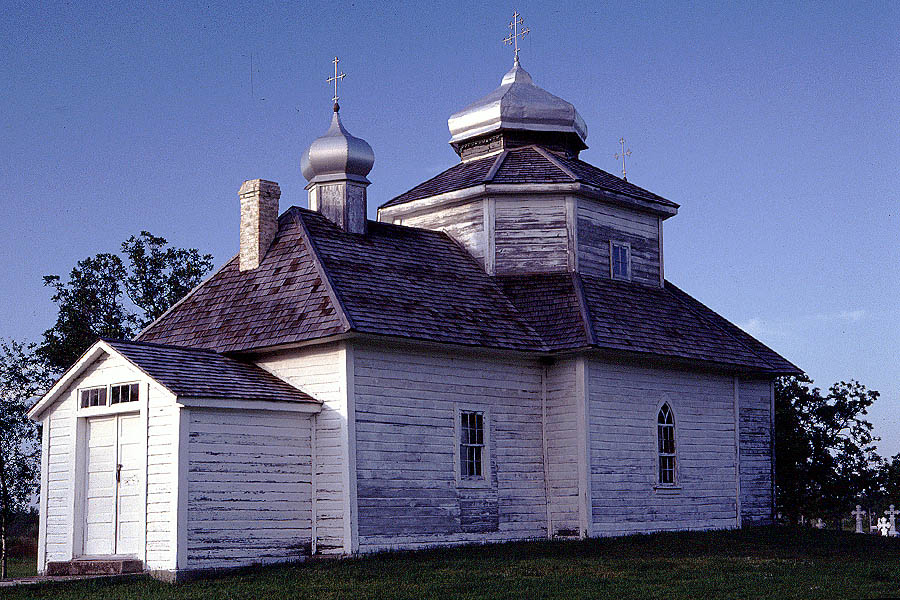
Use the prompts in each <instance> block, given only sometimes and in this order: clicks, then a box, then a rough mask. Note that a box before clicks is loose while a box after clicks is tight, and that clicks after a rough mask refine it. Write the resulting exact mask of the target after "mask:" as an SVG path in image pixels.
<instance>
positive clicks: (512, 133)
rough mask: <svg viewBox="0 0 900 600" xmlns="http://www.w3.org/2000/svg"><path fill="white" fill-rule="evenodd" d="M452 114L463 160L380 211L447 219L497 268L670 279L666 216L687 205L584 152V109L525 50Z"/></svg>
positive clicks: (448, 226) (401, 217) (414, 221)
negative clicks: (526, 62)
mask: <svg viewBox="0 0 900 600" xmlns="http://www.w3.org/2000/svg"><path fill="white" fill-rule="evenodd" d="M519 35H521V34H519ZM511 37H512V36H511ZM448 125H449V129H450V135H451V137H450V145H451V146H452V147H453V149H454V150H455V151H456V153H457V154H458V155H459V157H460V163H459V164H457V165H455V166H453V167H451V168H449V169H447V170H446V171H444V172H443V173H440V174H438V175H436V176H435V177H433V178H431V179H429V180H428V181H425V182H424V183H421V184H419V185H417V186H416V187H414V188H412V189H411V190H409V191H408V192H406V193H404V194H401V195H400V196H397V197H396V198H394V199H392V200H390V201H388V202H386V203H385V204H384V205H382V206H381V207H380V208H379V209H378V220H379V221H384V222H390V223H398V224H403V225H409V226H413V227H423V228H426V229H436V230H440V231H444V232H446V233H447V234H448V235H450V236H451V237H453V238H454V239H455V240H456V241H457V242H459V243H460V244H461V245H462V246H463V247H465V248H466V249H467V250H468V251H469V253H470V254H471V255H472V256H473V257H474V258H475V259H477V260H478V261H479V262H480V263H481V265H482V266H483V268H484V270H485V271H486V272H487V273H488V274H491V275H530V274H548V273H566V272H568V273H577V274H580V275H581V276H587V277H597V278H602V279H618V280H622V281H626V282H632V283H639V284H644V285H650V286H654V287H661V286H663V285H664V267H663V252H662V239H663V236H662V224H663V221H664V220H665V219H668V218H669V217H671V216H673V215H675V214H677V212H678V205H677V204H675V203H674V202H670V201H669V200H666V199H665V198H662V197H660V196H658V195H656V194H653V193H652V192H649V191H647V190H645V189H642V188H640V187H638V186H636V185H633V184H631V183H629V182H628V181H626V180H624V179H622V178H619V177H616V176H615V175H612V174H610V173H607V172H606V171H604V170H602V169H599V168H597V167H595V166H593V165H591V164H588V163H586V162H584V161H582V160H580V159H579V153H580V152H581V151H582V150H584V149H586V148H587V144H586V143H585V140H586V139H587V126H586V125H585V123H584V120H583V119H582V118H581V115H580V114H578V111H577V110H576V109H575V107H574V106H573V105H572V104H571V103H569V102H567V101H565V100H563V99H562V98H559V97H557V96H554V95H553V94H551V93H550V92H548V91H546V90H544V89H542V88H540V87H538V86H537V85H536V84H535V83H534V81H533V79H532V77H531V75H530V74H529V73H528V72H527V71H525V69H524V68H523V67H522V65H521V63H520V61H519V57H518V50H517V52H516V56H515V59H514V62H513V67H512V69H510V70H509V72H507V73H506V74H505V75H504V76H503V78H502V79H501V81H500V86H499V87H498V88H497V89H495V90H494V91H492V92H491V93H489V94H488V95H486V96H484V97H483V98H481V99H479V100H477V101H475V102H473V103H471V104H469V105H468V106H466V107H465V108H463V109H462V110H460V111H458V112H456V113H454V114H453V115H452V116H451V117H450V119H449V121H448Z"/></svg>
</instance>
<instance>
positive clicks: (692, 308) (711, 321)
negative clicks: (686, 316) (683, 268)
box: [663, 280, 787, 371]
mask: <svg viewBox="0 0 900 600" xmlns="http://www.w3.org/2000/svg"><path fill="white" fill-rule="evenodd" d="M665 284H666V285H665V286H664V287H663V289H664V290H666V291H668V292H669V293H672V289H670V288H669V287H668V286H671V288H675V291H676V292H678V293H672V296H674V297H675V300H677V301H678V302H679V303H680V304H681V305H682V306H684V307H685V308H687V309H688V310H689V311H691V312H692V313H693V314H694V315H696V316H697V318H699V319H702V320H703V321H705V322H706V323H709V324H710V325H712V326H713V327H715V328H716V329H718V330H719V331H722V332H723V333H725V335H727V336H728V337H730V338H731V339H733V340H734V341H735V342H737V343H738V344H740V345H741V346H743V347H744V348H746V349H747V350H748V351H749V352H750V353H751V354H752V355H753V356H755V357H756V358H758V359H759V360H761V361H762V362H763V363H765V364H766V365H768V366H769V369H771V370H773V371H777V370H778V367H777V366H776V365H774V364H772V363H771V362H770V361H769V359H767V358H765V357H764V356H762V355H760V353H759V352H757V351H756V350H755V349H754V348H752V347H751V346H750V345H749V344H747V342H745V341H744V340H742V339H740V338H739V337H738V336H736V335H734V334H733V333H732V332H730V331H728V329H727V328H725V327H722V325H721V324H719V323H718V322H716V320H714V319H710V318H709V317H708V316H707V315H705V314H702V313H701V311H699V310H697V308H696V307H695V306H692V305H691V304H690V303H688V302H687V301H685V299H684V298H683V297H682V296H683V295H684V296H687V294H685V293H684V292H683V291H681V289H680V288H679V287H678V286H676V285H674V284H672V283H670V282H669V281H668V280H666V282H665ZM691 299H692V300H694V302H697V303H698V304H700V305H701V306H703V308H705V309H707V310H709V311H710V312H713V313H714V314H716V313H715V311H713V310H712V309H710V308H709V307H708V306H706V305H705V304H703V303H702V302H700V301H699V300H696V299H694V298H691ZM717 316H718V315H717ZM722 318H723V319H724V317H722ZM726 321H727V319H726ZM729 323H730V322H729ZM735 327H737V326H736V325H735ZM751 337H752V336H751ZM754 339H755V338H754ZM756 341H757V342H759V340H756ZM759 343H760V344H761V345H763V346H765V344H763V343H762V342H759ZM767 347H768V346H767ZM773 352H774V350H773ZM786 362H787V361H786Z"/></svg>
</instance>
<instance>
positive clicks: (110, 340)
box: [98, 337, 227, 358]
mask: <svg viewBox="0 0 900 600" xmlns="http://www.w3.org/2000/svg"><path fill="white" fill-rule="evenodd" d="M98 339H100V340H102V341H104V342H106V343H107V344H133V345H135V346H150V347H154V348H167V349H171V350H185V351H189V352H206V353H209V354H218V355H220V356H225V354H224V353H222V352H219V351H217V350H213V349H212V348H198V347H196V346H177V345H175V344H160V343H157V342H143V341H140V340H119V339H115V338H107V337H101V338H98ZM226 358H227V357H226Z"/></svg>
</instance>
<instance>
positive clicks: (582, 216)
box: [577, 198, 660, 286]
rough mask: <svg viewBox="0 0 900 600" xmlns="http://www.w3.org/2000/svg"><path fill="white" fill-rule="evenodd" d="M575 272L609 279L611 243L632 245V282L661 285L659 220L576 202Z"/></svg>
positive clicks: (611, 207) (615, 208)
mask: <svg viewBox="0 0 900 600" xmlns="http://www.w3.org/2000/svg"><path fill="white" fill-rule="evenodd" d="M577 210H578V233H577V239H578V270H579V272H581V273H585V274H587V275H595V276H598V277H609V276H610V267H609V254H610V246H609V244H610V241H615V242H627V243H628V244H629V245H630V246H631V276H632V280H633V281H637V282H640V283H646V284H650V285H656V286H658V285H660V255H659V220H658V218H657V217H656V216H654V215H651V214H647V213H642V212H638V211H634V210H628V209H624V208H620V207H617V206H613V205H611V204H605V203H602V202H598V201H596V200H588V199H585V198H579V199H578V209H577Z"/></svg>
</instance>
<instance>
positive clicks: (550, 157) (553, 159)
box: [531, 145, 581, 181]
mask: <svg viewBox="0 0 900 600" xmlns="http://www.w3.org/2000/svg"><path fill="white" fill-rule="evenodd" d="M531 147H533V148H534V149H535V151H537V153H538V154H540V155H541V156H543V157H544V158H546V159H547V160H548V161H550V162H551V163H552V164H553V166H555V167H556V168H557V169H559V170H560V171H562V172H563V173H565V174H566V175H568V176H569V177H571V178H572V179H573V180H574V181H581V177H579V176H577V175H576V174H575V172H574V171H572V169H570V168H568V167H567V166H565V165H564V164H562V163H561V162H560V161H558V160H557V159H556V157H555V156H553V155H552V154H550V153H549V152H547V150H546V149H544V148H541V147H540V146H538V145H533V146H531Z"/></svg>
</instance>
